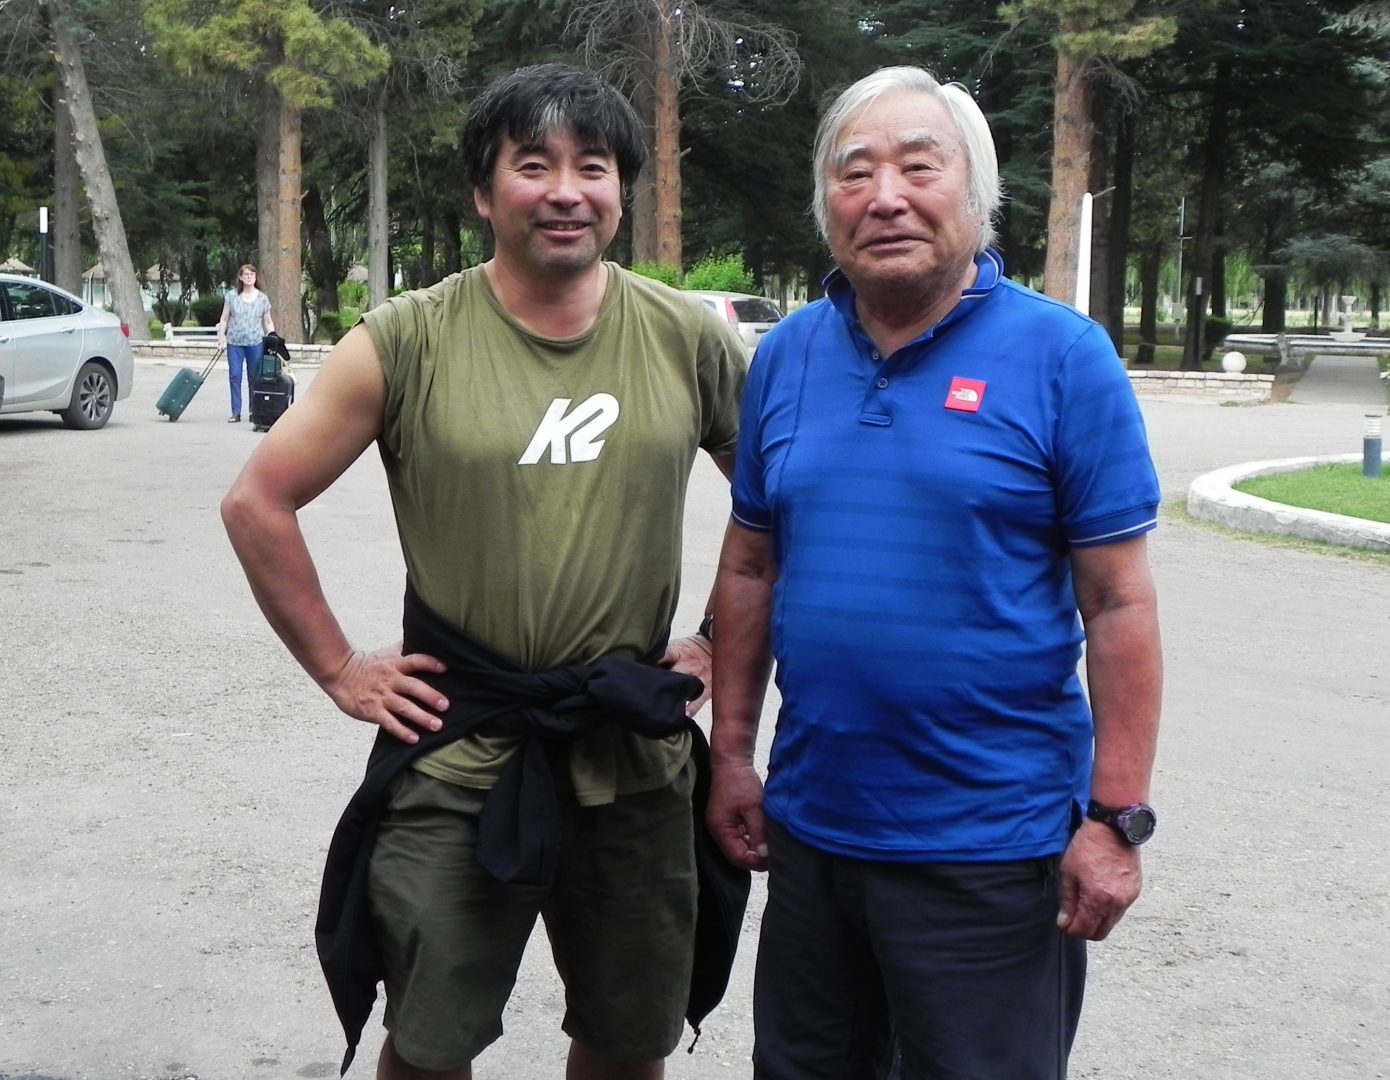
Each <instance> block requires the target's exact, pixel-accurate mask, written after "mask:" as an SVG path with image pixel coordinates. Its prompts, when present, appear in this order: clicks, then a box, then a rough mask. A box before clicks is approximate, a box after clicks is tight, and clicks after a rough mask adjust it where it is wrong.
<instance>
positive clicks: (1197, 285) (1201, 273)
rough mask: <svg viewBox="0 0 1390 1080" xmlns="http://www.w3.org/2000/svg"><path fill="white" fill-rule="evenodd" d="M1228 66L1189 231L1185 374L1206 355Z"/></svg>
mask: <svg viewBox="0 0 1390 1080" xmlns="http://www.w3.org/2000/svg"><path fill="white" fill-rule="evenodd" d="M1230 74H1231V65H1230V61H1228V60H1221V61H1219V62H1218V63H1217V66H1216V78H1215V84H1214V89H1213V91H1212V103H1211V117H1210V119H1209V121H1208V123H1207V138H1206V143H1205V146H1204V148H1203V152H1202V191H1201V201H1200V203H1199V204H1198V209H1197V225H1196V227H1195V228H1194V229H1193V230H1192V291H1191V292H1190V293H1189V294H1188V297H1187V336H1186V338H1185V339H1184V341H1183V352H1182V366H1183V369H1184V370H1187V371H1197V370H1200V369H1201V367H1202V357H1203V355H1204V354H1205V352H1206V318H1207V299H1208V297H1209V296H1210V295H1211V276H1212V275H1211V272H1212V262H1213V256H1214V254H1215V250H1216V220H1217V216H1218V209H1219V206H1220V199H1221V189H1222V187H1224V186H1225V184H1226V177H1225V176H1224V175H1223V173H1224V164H1225V160H1226V129H1227V126H1228V123H1227V122H1228V110H1227V100H1226V92H1225V87H1226V84H1227V81H1228V80H1229V78H1230Z"/></svg>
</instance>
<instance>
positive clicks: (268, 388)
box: [251, 371, 294, 431]
mask: <svg viewBox="0 0 1390 1080" xmlns="http://www.w3.org/2000/svg"><path fill="white" fill-rule="evenodd" d="M293 402H294V378H293V377H292V376H291V375H289V374H287V373H286V372H283V371H276V372H273V373H271V374H263V375H261V376H260V377H259V378H257V379H256V382H255V385H254V386H252V388H251V430H252V431H269V430H270V425H271V424H273V423H275V421H276V420H279V419H280V417H281V416H283V415H284V412H285V410H286V409H288V408H289V407H290V405H291V404H292V403H293Z"/></svg>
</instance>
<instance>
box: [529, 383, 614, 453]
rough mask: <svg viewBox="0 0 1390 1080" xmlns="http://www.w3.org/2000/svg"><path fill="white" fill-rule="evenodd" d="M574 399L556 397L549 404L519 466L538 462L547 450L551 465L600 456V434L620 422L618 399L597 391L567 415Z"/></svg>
mask: <svg viewBox="0 0 1390 1080" xmlns="http://www.w3.org/2000/svg"><path fill="white" fill-rule="evenodd" d="M571 400H573V399H572V398H556V399H555V400H554V401H552V402H551V403H550V408H548V409H547V410H546V412H545V416H544V417H543V418H542V419H541V424H540V427H538V428H536V433H535V434H534V435H532V436H531V442H530V445H528V446H527V447H526V452H525V453H524V454H522V455H521V458H520V459H519V460H518V461H517V464H518V465H535V464H536V463H537V462H539V461H540V460H541V455H542V454H544V453H545V452H546V450H547V449H549V450H550V463H551V464H552V465H565V464H568V463H570V462H574V461H594V460H595V459H596V458H597V457H598V455H599V451H601V450H602V449H603V439H601V438H599V436H600V435H602V434H603V433H604V432H605V431H607V430H608V429H609V428H611V427H612V426H613V425H614V424H616V423H617V422H618V411H619V410H618V399H617V398H615V397H614V396H613V395H612V394H595V395H594V396H593V397H591V398H586V399H584V400H583V401H581V402H580V403H579V404H578V405H576V406H575V407H574V411H573V412H570V413H568V414H566V412H565V410H566V409H568V408H569V406H570V401H571Z"/></svg>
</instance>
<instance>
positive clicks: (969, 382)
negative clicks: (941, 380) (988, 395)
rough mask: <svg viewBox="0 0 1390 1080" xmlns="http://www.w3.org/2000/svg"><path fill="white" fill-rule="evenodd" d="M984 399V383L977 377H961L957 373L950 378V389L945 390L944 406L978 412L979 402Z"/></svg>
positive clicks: (961, 410)
mask: <svg viewBox="0 0 1390 1080" xmlns="http://www.w3.org/2000/svg"><path fill="white" fill-rule="evenodd" d="M984 399H985V384H984V383H983V382H981V381H980V380H979V379H962V378H961V377H960V376H959V375H957V376H956V377H955V378H953V379H952V380H951V389H949V390H948V391H946V408H948V409H957V410H959V411H960V412H979V411H980V402H982V401H983V400H984Z"/></svg>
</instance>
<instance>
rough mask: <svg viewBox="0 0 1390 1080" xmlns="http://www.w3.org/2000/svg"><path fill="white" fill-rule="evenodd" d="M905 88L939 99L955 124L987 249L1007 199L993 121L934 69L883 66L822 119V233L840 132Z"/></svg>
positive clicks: (818, 175) (817, 161) (968, 201)
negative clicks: (829, 175) (827, 183)
mask: <svg viewBox="0 0 1390 1080" xmlns="http://www.w3.org/2000/svg"><path fill="white" fill-rule="evenodd" d="M902 90H906V91H911V92H914V93H920V94H926V95H928V96H929V97H932V98H935V99H936V100H937V101H939V102H940V103H941V105H942V106H943V107H944V108H945V110H946V113H947V115H949V116H950V118H951V121H952V123H954V124H955V127H956V133H957V135H959V136H960V141H961V145H962V146H963V147H964V148H965V158H966V168H967V170H968V181H967V187H966V196H965V208H966V210H967V211H968V212H969V213H971V214H975V215H978V216H979V218H980V238H979V241H978V242H977V245H976V251H977V252H980V251H984V250H985V248H987V247H989V246H990V245H991V244H992V243H994V240H995V231H994V215H995V214H996V213H997V212H998V211H999V206H1000V204H1001V203H1002V202H1003V201H1004V191H1003V188H1002V187H1001V186H1000V183H999V158H998V156H997V155H996V153H995V150H994V136H993V135H992V134H991V133H990V130H989V121H988V120H986V119H985V114H984V113H983V112H981V111H980V106H979V105H977V104H976V103H975V99H974V98H973V97H971V96H970V92H969V91H968V90H966V89H965V87H963V86H961V85H960V84H959V83H950V84H947V85H943V84H942V83H940V82H938V81H937V80H936V78H935V76H933V75H932V74H931V73H930V72H928V71H926V70H925V69H923V68H919V67H887V68H879V69H878V70H877V71H875V72H874V73H873V74H872V75H866V76H864V78H862V79H860V80H859V81H858V82H857V83H855V84H854V85H853V86H851V87H849V89H847V90H845V91H844V93H842V94H841V95H840V96H839V97H838V98H836V99H835V103H834V104H833V105H831V106H830V108H829V109H827V110H826V111H825V115H824V116H822V117H821V121H820V124H819V126H818V127H817V128H816V145H815V152H814V156H813V159H812V161H813V168H814V170H815V195H814V197H813V202H812V205H811V209H812V212H813V213H814V214H815V217H816V225H817V226H818V227H819V228H820V233H821V236H822V237H827V238H828V237H829V220H828V212H827V209H826V190H825V181H826V173H827V171H828V169H829V167H830V164H831V160H832V158H833V157H834V155H835V151H836V141H837V140H838V139H839V137H840V132H841V131H842V130H844V127H845V125H846V124H848V123H849V121H850V120H851V119H852V118H853V117H854V116H855V115H856V114H858V113H859V112H860V111H861V110H863V109H865V108H867V107H868V106H869V105H872V104H873V103H874V102H875V101H876V100H877V99H878V98H880V97H882V96H883V95H884V94H891V93H895V92H897V91H902Z"/></svg>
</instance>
